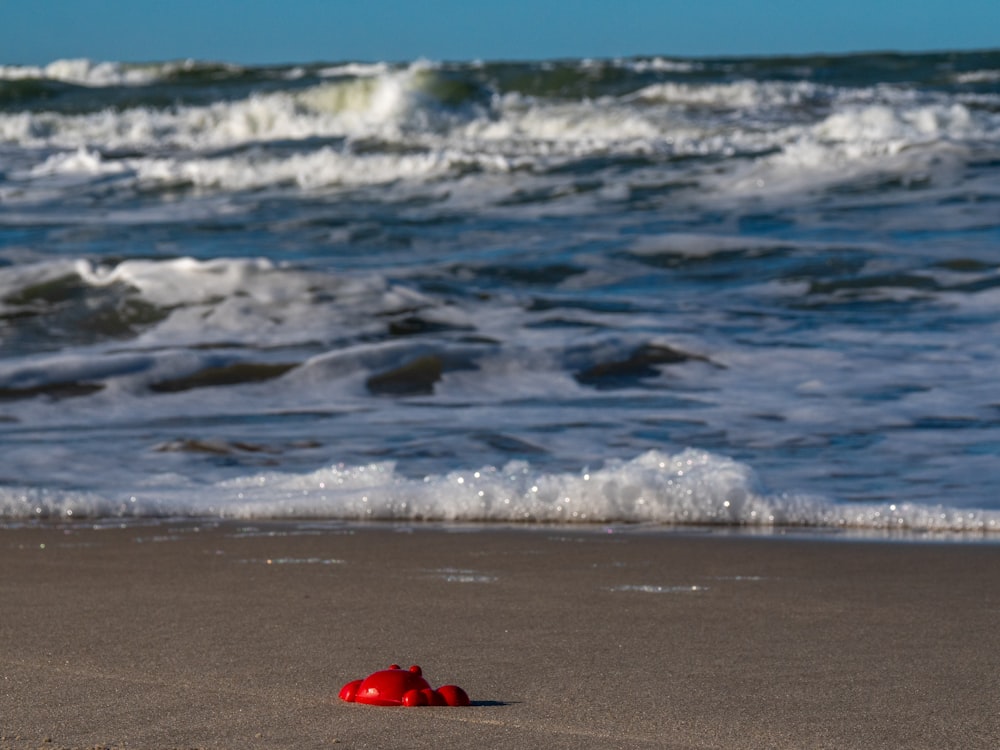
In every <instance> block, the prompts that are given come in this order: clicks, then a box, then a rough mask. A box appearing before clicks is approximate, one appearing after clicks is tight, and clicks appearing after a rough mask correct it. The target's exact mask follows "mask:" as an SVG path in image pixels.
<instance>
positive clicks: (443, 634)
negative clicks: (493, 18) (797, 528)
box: [0, 523, 1000, 750]
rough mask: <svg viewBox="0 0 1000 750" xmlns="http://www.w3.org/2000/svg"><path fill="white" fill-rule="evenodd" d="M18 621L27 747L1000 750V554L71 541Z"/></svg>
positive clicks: (277, 531)
mask: <svg viewBox="0 0 1000 750" xmlns="http://www.w3.org/2000/svg"><path fill="white" fill-rule="evenodd" d="M0 602H2V619H0V623H2V624H0V643H2V651H0V654H2V656H0V658H2V661H0V735H2V738H0V748H4V749H7V748H12V749H13V748H16V749H18V750H19V749H20V748H38V747H44V748H94V747H110V748H119V747H121V748H220V749H221V748H226V749H242V748H251V749H252V748H325V747H332V746H334V745H336V746H338V747H359V748H364V747H371V748H436V749H438V750H440V749H441V748H486V747H491V748H492V747H496V748H501V747H502V748H580V747H620V748H641V747H664V748H797V749H801V748H837V749H838V750H845V749H847V748H935V749H936V750H940V749H941V748H962V749H963V750H970V749H973V748H984V749H987V748H988V749H990V750H995V748H997V747H1000V545H996V544H920V543H906V544H899V543H871V542H844V541H837V542H831V541H803V540H795V539H782V538H773V537H768V538H757V537H733V536H719V535H709V534H702V535H699V534H696V533H689V534H678V533H658V534H654V533H647V532H639V531H634V530H633V531H628V530H626V531H624V532H621V531H619V530H616V531H615V533H607V532H603V533H602V532H601V531H599V530H583V531H581V530H566V529H560V528H542V529H515V530H506V529H497V530H491V531H485V532H484V531H475V532H471V531H468V530H453V531H447V530H442V529H434V528H420V527H417V528H412V527H411V528H397V527H387V526H376V527H364V526H362V527H347V526H345V527H339V528H338V527H336V526H332V525H327V526H326V527H324V528H318V527H310V526H308V525H296V524H287V523H286V524H264V523H254V524H231V525H230V524H226V525H221V526H211V525H209V526H199V525H197V524H191V523H165V524H159V525H149V526H139V527H132V528H125V529H122V528H106V529H98V530H95V529H92V528H90V527H87V526H85V525H72V526H60V527H51V526H50V527H44V528H21V529H5V530H0ZM391 662H398V663H400V664H402V665H404V666H408V665H410V664H419V665H421V666H422V667H423V669H424V674H425V676H426V677H427V678H428V679H429V681H430V682H431V683H432V684H433V685H434V686H437V685H440V684H443V683H455V684H458V685H461V686H462V687H463V688H465V689H466V690H467V691H468V693H469V695H470V696H471V698H472V700H473V702H474V705H473V706H471V707H469V708H419V709H405V708H375V707H370V706H361V705H357V704H346V703H342V702H341V701H339V700H338V699H337V697H336V696H337V692H338V690H339V689H340V687H341V685H342V684H343V683H345V682H347V681H349V680H352V679H356V678H360V677H364V676H365V675H367V674H368V673H369V672H372V671H375V670H377V669H381V668H384V667H386V666H388V665H389V664H390V663H391Z"/></svg>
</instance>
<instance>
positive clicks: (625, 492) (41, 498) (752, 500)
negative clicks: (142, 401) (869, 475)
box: [0, 450, 1000, 533]
mask: <svg viewBox="0 0 1000 750" xmlns="http://www.w3.org/2000/svg"><path fill="white" fill-rule="evenodd" d="M160 515H169V516H199V517H201V516H208V517H218V518H241V519H253V518H304V517H310V518H328V519H343V520H397V521H398V520H407V521H414V520H419V521H465V522H559V523H608V522H611V523H654V524H681V525H712V526H716V525H723V526H741V527H759V528H773V527H787V526H806V527H823V528H857V529H873V530H884V531H913V530H937V531H963V532H982V533H989V532H995V531H1000V513H998V512H996V511H980V510H977V511H962V510H959V509H950V508H945V507H931V506H920V505H914V504H898V505H897V504H892V503H886V504H863V505H861V504H851V505H835V504H832V503H829V502H826V501H824V500H822V499H820V498H816V497H809V496H790V495H774V494H768V493H767V492H766V491H765V490H763V489H762V488H761V487H760V486H759V483H758V481H757V479H756V477H755V476H754V473H753V471H752V470H751V469H750V468H749V467H748V466H746V465H744V464H740V463H738V462H735V461H732V460H731V459H727V458H725V457H722V456H717V455H713V454H710V453H706V452H702V451H695V450H686V451H684V452H682V453H678V454H674V455H669V454H665V453H660V452H656V451H650V452H648V453H645V454H643V455H641V456H638V457H637V458H635V459H633V460H630V461H609V462H608V463H607V464H606V465H605V466H603V467H601V468H598V469H594V470H583V471H581V472H578V473H566V474H552V473H540V472H538V471H536V470H534V469H533V468H532V467H531V465H530V464H528V463H524V462H514V463H510V464H508V465H506V466H504V467H502V468H495V467H483V468H481V469H478V470H468V471H456V472H452V473H449V474H447V475H439V476H426V477H424V478H422V479H411V478H407V477H405V476H402V475H400V474H398V473H397V472H396V470H395V468H394V466H393V465H392V464H391V463H384V464H370V465H366V466H353V467H351V466H339V465H338V466H333V467H330V468H327V469H321V470H319V471H315V472H311V473H308V474H289V473H279V472H271V473H260V474H254V475H249V476H245V477H241V478H238V479H233V480H227V481H223V482H220V483H218V484H215V485H212V486H205V485H200V486H197V487H196V486H192V485H190V483H189V482H186V481H184V480H183V479H182V478H179V477H176V476H160V477H150V478H149V481H148V482H147V484H146V486H144V487H136V488H134V494H133V493H130V494H128V495H126V496H123V497H109V496H107V495H102V494H100V493H79V492H62V491H56V490H18V489H10V488H7V489H0V516H2V517H5V518H8V519H18V518H32V517H35V518H37V517H47V518H51V517H57V518H59V517H63V518H65V517H72V518H81V517H105V516H112V517H115V516H121V517H146V516H160Z"/></svg>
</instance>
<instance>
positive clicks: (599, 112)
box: [0, 52, 1000, 533]
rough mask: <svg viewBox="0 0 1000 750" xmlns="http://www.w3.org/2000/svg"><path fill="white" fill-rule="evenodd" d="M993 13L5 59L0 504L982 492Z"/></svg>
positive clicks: (398, 507) (537, 502)
mask: <svg viewBox="0 0 1000 750" xmlns="http://www.w3.org/2000/svg"><path fill="white" fill-rule="evenodd" d="M998 313H1000V53H997V52H981V53H961V54H957V53H956V54H933V55H905V56H904V55H858V56H846V57H815V58H781V59H767V58H754V59H748V60H739V59H724V60H674V59H667V58H636V59H623V60H569V61H559V62H536V63H509V64H493V63H475V64H472V63H469V64H437V63H431V62H419V63H413V64H406V65H398V64H377V65H371V64H364V65H362V64H350V63H330V64H316V65H310V66H288V67H269V68H247V67H240V66H235V65H218V64H211V65H210V64H207V63H198V62H192V61H187V62H184V61H181V62H171V63H159V64H150V65H145V66H135V65H125V64H117V63H95V62H89V61H81V60H76V61H73V60H66V61H57V62H55V63H52V64H51V65H49V66H46V67H42V68H28V67H11V66H7V67H3V66H0V514H2V515H3V517H6V518H8V519H23V518H27V517H43V518H49V517H63V516H67V515H72V516H74V517H80V516H85V517H95V516H96V517H109V516H110V517H117V516H129V517H130V516H148V515H161V516H186V515H199V516H202V515H208V516H237V517H288V516H318V517H325V518H407V519H410V518H421V519H443V520H474V521H497V522H506V521H511V520H558V521H581V522H597V521H600V522H632V521H646V522H652V523H713V524H724V525H735V526H743V525H750V526H763V527H769V526H772V525H785V524H807V525H816V526H834V527H844V526H847V527H858V528H862V529H888V528H891V529H897V528H899V529H925V528H930V529H958V530H969V531H973V532H976V533H979V532H983V531H985V532H991V531H996V530H1000V469H998V462H997V460H996V457H997V455H998V453H1000V389H998V388H997V386H996V385H995V381H996V373H998V372H1000V347H998V343H997V342H998V341H1000V336H998V333H1000V331H998V327H1000V326H998V322H997V321H998V320H1000V316H998Z"/></svg>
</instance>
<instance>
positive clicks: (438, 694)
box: [340, 664, 469, 706]
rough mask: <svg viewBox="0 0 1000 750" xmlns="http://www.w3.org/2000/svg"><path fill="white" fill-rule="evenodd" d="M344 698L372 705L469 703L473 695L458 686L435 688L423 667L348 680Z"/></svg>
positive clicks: (391, 669) (395, 666) (342, 692)
mask: <svg viewBox="0 0 1000 750" xmlns="http://www.w3.org/2000/svg"><path fill="white" fill-rule="evenodd" d="M340 699H341V700H342V701H347V702H348V703H367V704H368V705H370V706H468V705H469V696H468V695H467V694H466V692H465V691H464V690H462V688H460V687H458V685H442V686H441V687H439V688H438V689H437V690H434V689H433V688H431V686H430V684H428V682H427V680H425V679H424V678H423V672H421V670H420V667H418V666H416V665H414V666H412V667H410V668H409V669H400V667H399V665H398V664H393V665H392V666H390V667H389V668H388V669H383V670H382V671H380V672H373V673H372V674H370V675H368V676H367V677H365V679H363V680H354V681H352V682H348V683H347V684H346V685H344V687H342V688H341V689H340Z"/></svg>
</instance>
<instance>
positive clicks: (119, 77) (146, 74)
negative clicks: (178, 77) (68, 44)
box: [0, 58, 238, 88]
mask: <svg viewBox="0 0 1000 750" xmlns="http://www.w3.org/2000/svg"><path fill="white" fill-rule="evenodd" d="M198 65H199V63H197V62H195V61H194V60H178V61H173V62H165V63H147V64H138V63H132V64H128V63H120V62H96V61H93V60H88V59H86V58H75V59H66V60H54V61H53V62H50V63H49V64H47V65H44V66H37V65H0V80H8V81H16V80H24V79H48V80H52V81H63V82H65V83H73V84H77V85H79V86H90V87H94V88H101V87H106V86H146V85H149V84H151V83H154V82H155V81H158V80H161V79H162V78H163V77H164V76H167V75H171V74H174V73H177V72H179V71H185V70H193V69H194V68H195V67H197V66H198ZM226 67H228V68H229V69H230V70H233V71H236V70H238V67H237V66H235V65H228V66H226Z"/></svg>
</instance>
